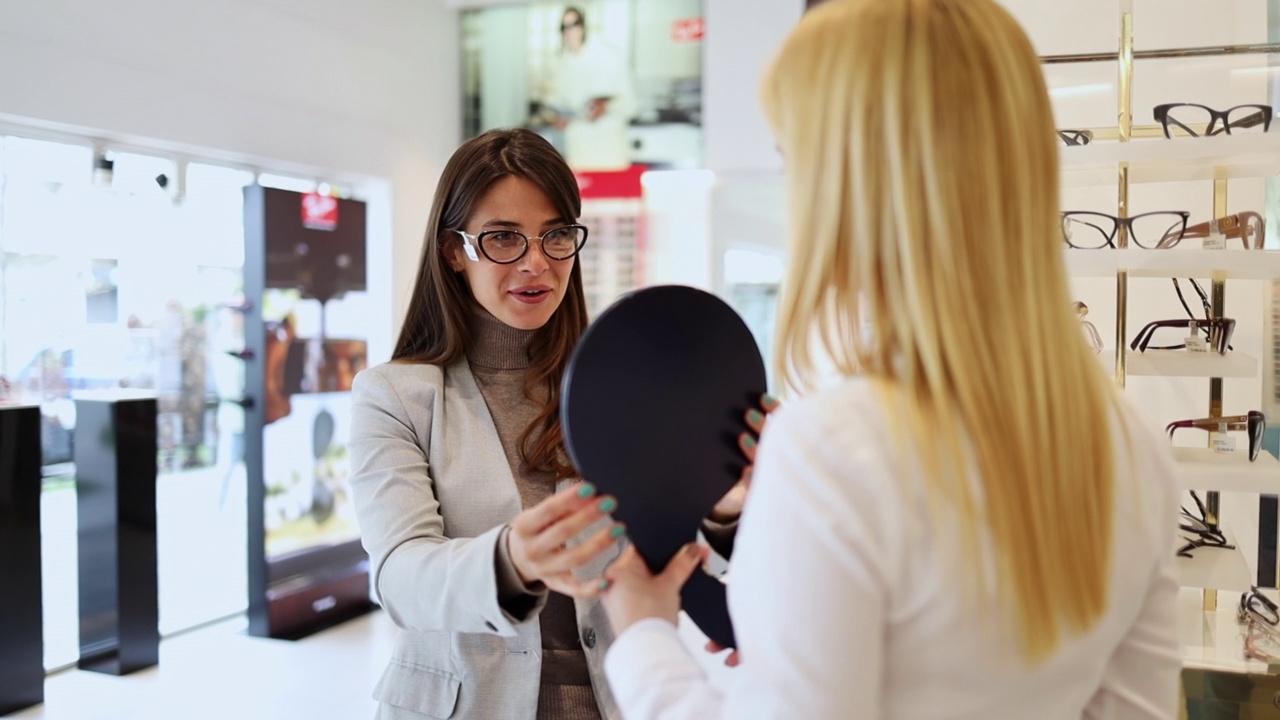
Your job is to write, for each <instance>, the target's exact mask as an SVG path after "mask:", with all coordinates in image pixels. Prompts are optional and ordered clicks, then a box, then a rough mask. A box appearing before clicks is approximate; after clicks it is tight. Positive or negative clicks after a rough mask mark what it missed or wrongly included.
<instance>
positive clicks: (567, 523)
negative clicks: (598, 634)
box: [507, 482, 625, 597]
mask: <svg viewBox="0 0 1280 720" xmlns="http://www.w3.org/2000/svg"><path fill="white" fill-rule="evenodd" d="M595 492H596V491H595V486H593V485H592V484H591V483H586V482H584V483H579V484H577V485H574V486H572V487H569V488H565V489H564V490H561V491H560V492H558V493H556V494H555V495H552V496H551V497H549V498H547V499H546V500H543V501H542V502H540V503H538V504H537V505H534V506H533V507H531V508H527V509H526V510H524V511H523V512H521V513H520V514H519V515H517V516H516V519H515V520H514V521H513V522H512V523H511V530H510V531H509V532H508V533H507V550H508V552H509V554H510V556H511V562H512V564H514V565H515V567H516V572H518V573H519V574H520V579H521V580H523V581H524V582H525V584H530V583H534V582H541V583H543V584H545V585H546V586H547V587H548V588H550V589H552V590H555V591H556V592H558V593H562V594H564V595H568V596H570V597H589V596H592V595H598V594H600V592H601V591H602V590H603V587H602V582H601V579H600V578H592V579H589V580H580V579H578V578H577V577H575V576H574V574H573V571H574V570H576V569H577V568H580V567H582V566H583V565H586V564H587V563H589V562H591V561H592V560H593V559H595V557H596V556H597V555H599V554H600V553H602V552H605V551H606V550H609V549H610V548H612V547H613V546H614V545H615V544H617V542H618V540H619V539H620V538H621V537H622V535H623V533H624V532H625V529H624V528H623V525H622V523H617V522H615V523H610V524H609V525H607V526H605V527H604V528H603V529H601V530H600V531H599V532H597V533H596V534H594V535H592V536H591V537H590V538H588V539H587V540H585V541H583V542H582V543H580V544H578V545H574V546H572V547H569V546H568V545H567V543H568V542H569V541H570V540H572V539H573V538H575V537H577V536H578V535H579V534H581V533H582V531H584V530H586V529H587V528H588V527H590V526H591V525H593V524H595V523H596V522H598V521H599V520H600V519H601V518H604V517H608V516H609V514H610V513H612V512H613V511H614V510H616V509H617V507H618V501H617V500H615V499H613V498H612V497H610V496H607V495H606V496H602V497H601V496H597V495H596V494H595ZM604 585H605V586H607V583H605V584H604Z"/></svg>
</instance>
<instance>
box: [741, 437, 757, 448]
mask: <svg viewBox="0 0 1280 720" xmlns="http://www.w3.org/2000/svg"><path fill="white" fill-rule="evenodd" d="M742 444H743V445H746V446H747V449H748V450H750V449H751V448H753V447H755V446H756V439H755V438H753V437H751V436H750V435H748V436H747V437H746V438H745V439H744V440H743V441H742Z"/></svg>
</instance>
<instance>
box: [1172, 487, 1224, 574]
mask: <svg viewBox="0 0 1280 720" xmlns="http://www.w3.org/2000/svg"><path fill="white" fill-rule="evenodd" d="M1191 499H1192V500H1195V501H1196V509H1197V510H1199V515H1193V514H1192V513H1190V512H1188V511H1187V509H1186V508H1185V507H1184V508H1182V516H1181V517H1179V518H1178V528H1179V529H1180V530H1182V531H1183V532H1184V533H1189V534H1188V535H1183V536H1182V539H1183V540H1185V541H1186V544H1185V545H1183V546H1181V547H1179V548H1178V550H1177V555H1178V557H1185V558H1189V557H1192V555H1191V553H1192V552H1193V551H1194V550H1196V549H1197V548H1202V547H1209V548H1219V549H1222V550H1234V549H1235V547H1236V546H1235V545H1232V544H1231V543H1228V542H1227V536H1226V535H1225V534H1224V533H1223V532H1222V530H1220V529H1219V528H1218V525H1217V523H1211V522H1209V520H1208V516H1207V515H1206V514H1205V510H1204V503H1203V502H1201V501H1200V496H1199V495H1197V494H1196V492H1195V491H1194V490H1192V491H1191Z"/></svg>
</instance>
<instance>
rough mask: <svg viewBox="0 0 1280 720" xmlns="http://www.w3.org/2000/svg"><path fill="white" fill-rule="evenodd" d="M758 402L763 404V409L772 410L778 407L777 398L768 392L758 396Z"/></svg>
mask: <svg viewBox="0 0 1280 720" xmlns="http://www.w3.org/2000/svg"><path fill="white" fill-rule="evenodd" d="M760 404H761V405H764V409H765V410H772V409H774V408H776V407H778V398H776V397H774V396H772V395H770V394H769V393H765V394H764V396H763V397H761V398H760Z"/></svg>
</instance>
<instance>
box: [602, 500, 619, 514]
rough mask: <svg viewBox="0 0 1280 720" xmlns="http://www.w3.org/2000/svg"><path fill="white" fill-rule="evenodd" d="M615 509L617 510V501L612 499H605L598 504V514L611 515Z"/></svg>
mask: <svg viewBox="0 0 1280 720" xmlns="http://www.w3.org/2000/svg"><path fill="white" fill-rule="evenodd" d="M616 509H618V501H617V500H614V499H613V498H605V499H604V501H602V502H601V503H600V512H602V513H611V512H613V511H614V510H616Z"/></svg>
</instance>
